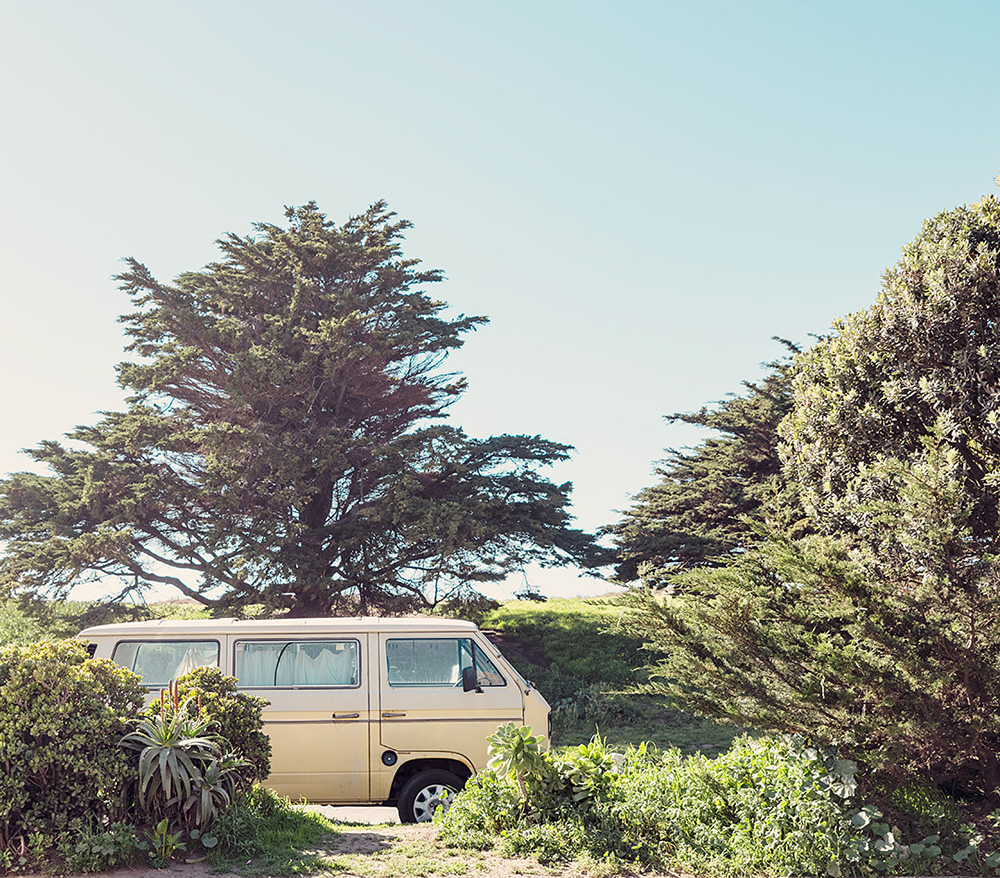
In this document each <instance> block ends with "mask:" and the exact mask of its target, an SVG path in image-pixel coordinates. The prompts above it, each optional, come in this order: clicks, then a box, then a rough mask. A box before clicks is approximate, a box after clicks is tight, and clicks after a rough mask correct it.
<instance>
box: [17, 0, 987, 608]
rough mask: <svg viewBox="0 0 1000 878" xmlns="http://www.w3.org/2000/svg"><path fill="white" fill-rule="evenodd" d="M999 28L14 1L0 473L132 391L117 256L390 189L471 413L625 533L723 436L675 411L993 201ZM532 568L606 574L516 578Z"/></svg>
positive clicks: (837, 12)
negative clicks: (677, 470)
mask: <svg viewBox="0 0 1000 878" xmlns="http://www.w3.org/2000/svg"><path fill="white" fill-rule="evenodd" d="M998 32H1000V4H996V3H994V2H987V0H982V2H972V0H949V2H921V0H901V2H896V0H886V2H879V0H864V2H855V0H840V2H822V0H817V2H810V3H802V2H801V0H795V2H779V0H757V2H754V3H747V2H745V0H712V2H704V3H690V2H674V0H660V2H626V0H623V2H618V3H607V2H605V3H597V2H588V0H574V2H544V0H533V2H521V0H510V2H505V3H503V4H496V3H491V4H487V3H477V2H470V0H460V2H459V0H455V2H450V0H449V2H445V0H408V2H403V0H396V2H388V0H369V2H365V3H357V2H338V0H327V2H313V0H309V2H307V0H298V2H296V0H288V2H285V3H282V4H275V3H272V2H267V3H265V2H257V0H214V2H212V0H197V2H193V0H172V2H171V3H153V2H138V3H137V2H135V0H88V2H87V3H79V2H76V0H46V2H37V3H28V2H24V0H0V82H2V83H3V85H2V86H0V169H2V170H0V242H2V243H0V301H2V306H3V308H2V317H0V400H2V403H3V408H2V410H3V412H4V415H3V418H2V421H0V474H2V473H6V472H12V471H17V470H22V469H27V468H30V467H31V461H30V460H29V459H28V458H27V457H26V456H24V455H23V454H21V453H19V452H20V450H21V449H24V448H28V447H31V446H33V445H36V444H37V443H38V442H39V441H41V440H43V439H57V438H59V437H60V436H61V435H62V434H63V433H65V432H66V431H68V430H70V429H72V428H73V427H74V426H75V425H77V424H89V423H93V422H95V421H96V420H97V419H98V417H99V415H98V413H99V412H101V411H108V410H114V409H117V408H120V407H121V405H122V399H123V394H122V392H121V390H120V389H119V388H118V387H117V385H116V384H115V372H114V365H115V364H116V363H117V362H119V361H120V360H122V359H123V357H124V354H123V350H122V349H123V346H124V344H125V340H124V337H123V334H122V327H121V325H120V324H119V323H118V322H117V317H118V315H120V314H122V313H125V312H126V311H128V310H129V308H130V303H129V302H128V300H127V298H126V297H125V296H124V294H123V293H121V292H120V291H119V290H118V289H117V286H116V284H115V282H114V280H113V276H114V275H115V273H116V272H117V271H119V270H120V269H121V266H122V263H121V259H122V258H124V257H135V258H137V259H139V260H140V261H141V262H143V263H145V264H146V265H147V266H149V268H150V269H151V270H152V272H153V273H154V274H155V275H156V276H157V277H158V278H159V279H160V280H163V281H169V280H172V279H173V278H174V277H175V276H176V275H177V274H179V273H181V272H183V271H188V270H196V269H198V268H200V267H202V266H203V265H205V264H206V263H208V262H210V261H212V260H213V259H215V258H216V257H217V255H218V251H217V249H216V246H215V242H216V241H217V240H218V239H219V238H221V237H222V236H223V235H224V234H226V233H229V232H235V233H237V234H248V233H250V232H251V230H252V225H253V223H254V222H282V221H283V213H284V207H285V206H286V205H300V204H304V203H306V202H308V201H310V200H315V201H317V202H318V203H319V205H320V207H321V209H322V210H324V211H325V212H326V213H327V215H328V216H329V217H330V219H332V220H335V221H337V222H342V221H344V220H346V219H347V218H348V217H349V216H350V215H352V214H356V213H360V212H361V211H363V210H364V209H365V208H366V207H367V206H368V205H370V204H371V203H373V202H375V201H377V200H378V199H382V198H384V199H386V200H387V201H388V203H389V205H390V207H391V208H392V209H393V210H395V211H396V212H397V213H398V214H399V215H400V216H401V217H404V218H406V219H408V220H410V221H411V222H412V223H413V224H414V226H413V228H412V229H411V230H410V231H409V232H408V234H407V239H406V243H405V253H406V255H407V256H409V257H414V258H418V259H420V260H422V261H423V263H424V264H425V265H426V266H427V267H431V268H440V269H442V270H443V271H444V272H445V274H446V276H447V282H446V283H444V284H441V285H436V286H435V287H433V288H432V289H431V293H432V295H434V296H435V297H440V298H443V299H444V300H445V301H447V302H448V303H449V305H450V307H451V309H452V310H451V312H450V313H452V314H458V313H465V314H481V315H486V316H488V317H489V318H490V323H489V325H488V326H485V327H482V328H480V329H479V330H478V331H477V332H476V333H474V334H471V335H470V336H468V337H467V339H466V343H465V346H464V347H463V348H462V349H461V350H460V351H458V352H456V353H455V354H453V355H452V356H451V358H450V359H449V368H451V369H454V370H457V371H459V372H462V373H463V374H464V375H465V376H466V377H467V378H468V381H469V390H468V391H467V393H466V394H465V396H464V398H463V399H462V400H461V401H460V402H459V403H458V404H457V405H455V406H454V407H453V409H452V410H451V422H452V423H454V424H457V425H459V426H461V427H463V428H464V429H465V430H466V431H467V432H468V433H469V434H471V435H473V436H479V437H485V436H488V435H491V434H499V433H526V434H531V435H534V434H540V435H542V436H544V437H545V438H548V439H552V440H555V441H559V442H565V443H568V444H571V445H573V446H574V448H575V451H574V454H573V456H572V458H571V460H570V461H568V462H566V463H563V464H560V465H558V466H557V467H556V468H554V469H553V470H552V471H551V472H550V473H549V474H550V476H551V477H552V478H553V479H555V480H557V481H559V482H563V481H571V482H573V484H574V493H573V497H574V505H573V512H574V514H575V515H576V523H577V525H578V526H580V527H583V528H585V529H588V530H590V529H594V528H598V527H600V526H601V525H604V524H608V523H611V522H614V521H617V520H618V519H619V518H620V511H621V510H624V509H626V508H627V507H628V506H629V504H630V498H631V497H632V495H634V494H635V493H636V492H638V491H639V490H641V489H642V488H643V487H645V486H647V485H650V484H652V483H654V482H655V480H656V477H655V474H654V467H655V464H656V461H657V460H659V459H661V458H662V457H663V454H664V449H666V448H683V447H690V446H692V445H695V444H697V443H698V442H699V441H701V440H702V439H704V438H705V435H704V434H702V433H699V432H698V431H697V430H695V429H694V428H691V427H687V426H684V425H667V424H665V423H664V420H663V416H664V415H668V414H670V413H673V412H685V411H692V410H696V409H698V408H700V407H701V406H702V405H704V404H706V403H711V402H712V401H715V400H719V399H723V398H724V397H725V396H726V395H727V394H730V393H738V392H739V391H740V389H741V386H742V382H743V381H745V380H753V379H754V378H757V377H759V376H760V375H761V365H760V364H761V363H763V362H766V361H769V360H772V359H774V358H775V357H777V356H779V355H780V354H781V353H782V351H783V349H782V348H781V347H780V346H779V345H778V344H776V343H775V342H774V341H773V340H772V337H773V336H779V337H782V338H787V339H790V340H792V341H794V342H796V343H798V344H802V345H806V346H808V345H809V344H810V343H811V341H812V336H813V335H816V334H821V333H824V332H826V331H827V330H828V329H829V328H830V325H831V322H832V321H834V320H835V319H837V318H838V317H841V316H843V315H845V314H848V313H851V312H854V311H857V310H860V309H862V308H865V307H867V306H868V305H869V304H871V303H872V302H873V301H874V299H875V296H876V295H877V293H878V289H879V281H880V276H881V273H882V271H883V270H884V269H885V268H887V267H888V266H890V265H892V264H893V263H894V262H895V261H896V260H897V258H898V256H899V254H900V248H901V247H902V245H903V244H904V243H905V242H907V241H908V240H910V239H912V238H913V237H914V236H915V235H916V234H917V233H918V232H919V230H920V226H921V223H922V221H923V220H924V219H925V218H927V217H930V216H933V215H935V214H936V213H938V212H940V211H942V210H947V209H950V208H952V207H955V206H957V205H959V204H965V203H969V202H973V201H976V200H978V199H980V198H981V197H983V196H984V195H986V194H990V193H995V192H996V187H995V184H994V182H993V181H994V178H995V177H996V176H997V174H998V173H1000V98H998V95H1000V65H998V64H997V63H996V35H997V33H998ZM525 581H526V582H528V583H529V584H530V585H531V586H533V587H534V588H536V589H538V590H540V591H541V592H542V593H543V594H547V595H550V596H571V595H577V594H582V595H590V594H598V593H602V592H605V591H607V590H608V587H607V585H606V584H605V583H602V582H600V581H595V580H592V579H581V578H579V576H578V575H577V574H576V573H575V572H573V571H560V570H556V571H550V570H544V571H543V570H537V569H531V570H528V571H526V572H525V574H524V575H523V576H519V577H517V578H516V579H515V580H512V581H511V582H510V583H508V584H507V585H506V586H505V589H506V590H505V589H500V590H498V591H497V593H496V595H497V596H501V597H502V596H505V595H506V593H509V592H510V591H511V590H515V589H518V588H521V587H523V584H524V582H525ZM81 596H84V595H81Z"/></svg>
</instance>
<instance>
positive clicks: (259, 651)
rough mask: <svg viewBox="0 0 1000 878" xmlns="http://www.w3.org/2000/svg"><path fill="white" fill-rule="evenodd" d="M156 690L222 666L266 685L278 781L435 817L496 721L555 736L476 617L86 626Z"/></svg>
mask: <svg viewBox="0 0 1000 878" xmlns="http://www.w3.org/2000/svg"><path fill="white" fill-rule="evenodd" d="M79 636H80V637H81V638H83V639H85V640H87V641H88V642H89V643H90V645H91V646H90V648H91V651H92V654H93V655H94V656H96V657H99V658H108V659H111V660H113V661H115V662H116V663H118V664H120V665H122V666H124V667H126V668H129V669H130V670H132V671H134V672H135V673H136V674H138V675H139V676H140V678H141V679H142V684H143V686H145V687H146V688H147V689H148V690H150V692H151V695H153V694H155V695H158V694H159V691H160V690H161V689H162V688H164V687H166V686H167V684H168V683H169V682H170V681H171V680H173V679H175V678H177V677H179V676H180V675H181V674H184V673H186V672H187V671H190V670H191V669H193V668H197V667H202V666H209V667H218V668H220V669H221V670H222V672H223V673H225V674H229V675H232V676H233V677H235V678H236V679H237V681H238V683H237V685H238V686H239V688H240V689H241V690H243V691H246V692H250V693H253V694H255V695H260V696H262V697H264V698H265V699H266V700H267V702H268V706H267V707H265V708H264V731H265V732H266V733H267V735H268V736H269V737H270V739H271V751H272V753H271V774H270V776H269V777H268V779H267V781H266V782H265V783H266V785H267V786H268V787H270V788H271V789H273V790H274V791H275V792H277V793H280V794H281V795H285V796H289V797H291V798H292V799H293V800H297V799H302V798H305V799H307V800H308V801H310V802H322V803H331V804H352V803H353V804H390V805H395V806H396V807H397V808H398V810H399V817H400V820H402V821H403V822H404V823H414V822H420V821H425V820H430V819H431V818H432V817H433V816H434V812H435V810H436V809H437V807H438V806H439V805H443V806H444V807H447V805H448V802H449V801H450V799H451V797H452V796H454V794H455V793H456V792H457V791H458V790H460V789H461V788H462V786H463V785H464V783H465V781H466V780H467V779H468V778H469V777H470V776H471V775H472V774H474V773H475V772H476V771H479V770H480V769H482V768H483V767H484V766H485V764H486V759H487V742H486V739H487V737H488V736H489V735H491V734H493V732H494V731H496V728H497V726H498V725H501V724H502V723H508V722H513V723H516V724H517V725H529V726H531V727H532V729H534V731H535V733H536V734H543V735H545V736H546V742H547V739H548V731H549V705H548V703H547V702H546V701H545V699H544V698H543V697H542V696H541V695H540V694H539V692H538V691H537V690H536V689H535V688H534V687H533V686H532V685H531V684H530V683H528V682H526V681H525V680H524V679H523V678H522V677H521V676H520V675H519V674H518V673H517V671H515V670H514V668H513V667H512V666H511V664H510V663H509V662H508V661H507V660H506V659H505V658H504V657H503V655H501V654H500V652H499V650H497V648H496V647H495V646H493V644H491V643H490V641H489V640H487V639H486V637H485V636H484V635H483V633H482V632H481V631H480V630H479V629H478V628H477V627H476V626H475V625H473V624H472V623H471V622H463V621H457V620H450V619H438V618H429V617H416V618H336V619H334V618H330V619H271V620H252V621H241V620H237V619H204V620H196V621H157V622H128V623H122V624H115V625H98V626H95V627H93V628H87V629H86V630H85V631H82V632H81V633H80V635H79Z"/></svg>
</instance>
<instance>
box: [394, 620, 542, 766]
mask: <svg viewBox="0 0 1000 878" xmlns="http://www.w3.org/2000/svg"><path fill="white" fill-rule="evenodd" d="M378 656H379V665H380V667H379V669H378V679H379V715H380V719H381V726H380V735H381V742H382V746H383V747H384V748H385V749H388V750H393V751H395V752H397V753H399V754H401V755H405V754H406V753H408V752H421V753H440V754H441V755H442V756H445V755H455V756H461V757H464V758H465V760H466V761H467V762H469V763H470V764H471V765H472V766H473V767H474V768H475V769H476V770H477V771H478V770H481V769H482V768H483V767H485V764H486V751H487V744H486V739H487V738H488V737H489V736H490V735H492V734H493V732H495V731H496V728H497V726H498V725H500V724H501V723H506V722H515V723H518V724H520V723H522V722H523V719H524V703H523V699H522V693H521V689H520V686H519V682H518V681H517V680H516V679H508V678H507V677H505V676H504V675H503V674H502V673H501V672H500V671H499V670H498V669H497V667H496V665H495V664H494V663H493V662H492V661H491V659H490V658H489V656H488V655H487V653H486V651H485V650H484V649H483V647H482V646H480V645H479V643H478V642H477V641H476V639H475V638H472V637H462V636H453V637H442V636H421V635H419V634H413V635H407V634H402V635H390V634H380V635H379V650H378ZM465 667H474V668H475V669H476V674H477V677H478V682H479V688H478V690H472V691H469V692H466V691H465V690H464V689H463V687H462V669H463V668H465Z"/></svg>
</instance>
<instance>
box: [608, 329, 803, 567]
mask: <svg viewBox="0 0 1000 878" xmlns="http://www.w3.org/2000/svg"><path fill="white" fill-rule="evenodd" d="M779 341H781V342H782V343H783V344H784V345H785V347H786V348H787V349H788V351H789V352H791V353H795V352H797V351H798V350H799V349H798V348H797V347H796V346H795V345H794V344H792V343H791V342H788V341H784V340H781V339H779ZM767 366H768V367H769V369H770V371H769V372H768V373H767V375H765V377H764V378H763V379H762V380H761V381H760V382H749V381H747V382H744V387H745V388H746V391H745V393H744V394H743V395H742V396H730V397H729V398H727V399H725V400H722V401H721V402H718V403H716V404H715V407H714V408H711V409H710V408H707V407H704V408H702V409H700V410H699V411H697V412H693V413H689V414H673V415H669V416H667V417H666V419H665V420H666V421H667V423H677V422H680V423H684V424H690V425H693V426H697V427H702V428H705V429H707V430H711V431H713V433H715V434H716V435H714V436H711V437H710V438H708V439H706V440H705V441H703V442H702V443H701V444H700V445H698V446H697V447H695V448H693V449H685V450H681V451H678V450H675V449H671V450H669V451H668V452H667V458H666V459H665V460H664V461H662V462H661V464H660V466H659V467H658V468H657V470H656V475H657V476H659V477H660V481H659V482H657V483H656V484H655V485H652V486H650V487H648V488H644V489H643V490H642V491H640V492H639V493H638V494H637V495H636V496H635V498H634V502H633V504H632V506H631V508H630V509H628V510H627V511H626V512H625V515H624V518H622V520H621V521H619V522H618V523H617V524H613V525H608V526H607V527H605V528H604V529H603V532H604V533H606V534H610V535H611V536H612V537H613V538H614V541H615V544H616V545H617V547H618V566H617V571H616V577H615V578H616V580H617V581H619V582H632V581H634V580H636V579H639V578H641V579H642V580H643V581H644V582H645V583H646V584H649V585H665V584H669V582H670V580H669V579H668V578H665V575H664V574H665V572H666V571H671V570H676V569H680V568H685V567H690V566H703V565H710V566H712V565H716V564H719V563H722V562H723V561H724V560H725V558H726V557H728V556H731V555H732V554H733V553H735V552H739V551H742V550H743V549H744V548H746V546H747V545H748V544H749V543H750V542H752V540H753V538H754V534H753V531H752V529H750V528H749V527H748V525H747V522H746V520H745V519H746V518H748V517H750V518H754V517H760V516H762V515H767V516H769V517H771V518H776V517H781V519H782V521H783V524H784V526H785V527H786V529H787V530H789V531H796V532H801V533H805V532H807V531H808V530H810V529H811V528H810V527H809V525H808V523H807V522H806V521H805V518H804V515H803V513H802V509H801V506H800V504H799V501H798V492H797V488H796V486H795V484H794V482H793V481H791V480H789V478H788V477H787V475H786V474H785V472H784V471H783V469H782V465H781V459H780V457H779V454H778V425H779V423H780V422H781V420H782V418H784V417H785V415H786V414H788V412H789V411H790V410H791V407H792V375H793V370H792V364H791V361H790V359H789V358H788V357H786V358H784V359H781V360H777V361H775V362H772V363H768V364H767Z"/></svg>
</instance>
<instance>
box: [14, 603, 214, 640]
mask: <svg viewBox="0 0 1000 878" xmlns="http://www.w3.org/2000/svg"><path fill="white" fill-rule="evenodd" d="M205 615H206V610H205V608H204V607H201V606H197V605H195V604H192V603H191V602H186V603H182V602H180V601H165V602H162V603H157V604H122V603H105V602H104V601H66V600H43V599H40V598H37V597H34V596H32V595H22V596H20V597H19V598H11V597H4V596H2V595H0V645H3V644H7V643H18V644H22V645H27V644H29V643H36V642H38V641H39V640H42V639H43V638H50V639H65V638H70V637H75V636H76V635H77V634H78V633H79V632H80V631H81V630H82V629H84V628H89V627H90V626H92V625H105V624H109V623H112V622H138V621H144V620H146V619H198V618H204V617H205Z"/></svg>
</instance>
